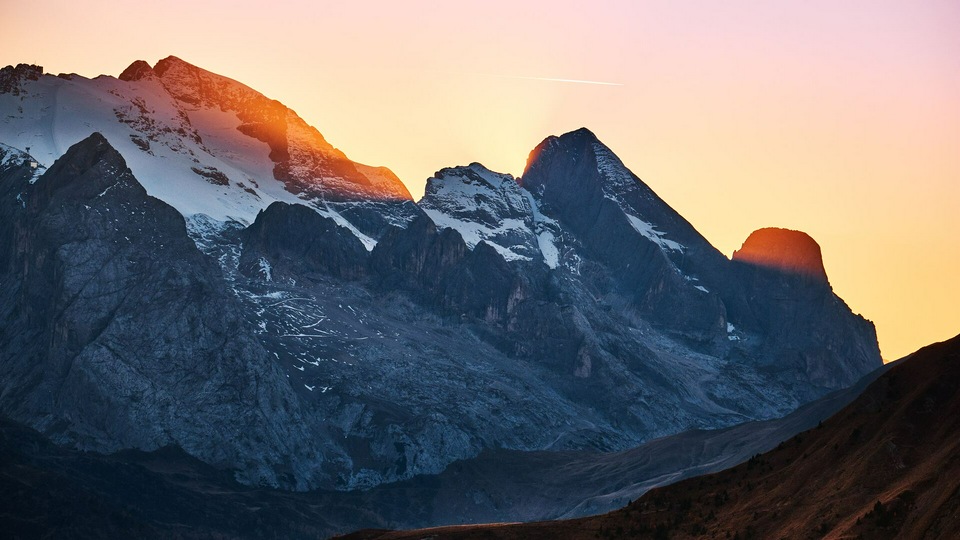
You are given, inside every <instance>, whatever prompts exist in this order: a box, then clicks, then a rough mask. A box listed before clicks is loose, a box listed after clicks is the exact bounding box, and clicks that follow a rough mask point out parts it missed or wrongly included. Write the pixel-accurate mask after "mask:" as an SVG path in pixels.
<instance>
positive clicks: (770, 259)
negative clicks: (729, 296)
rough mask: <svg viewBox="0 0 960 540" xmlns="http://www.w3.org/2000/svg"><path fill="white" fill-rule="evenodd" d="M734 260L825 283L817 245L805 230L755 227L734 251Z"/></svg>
mask: <svg viewBox="0 0 960 540" xmlns="http://www.w3.org/2000/svg"><path fill="white" fill-rule="evenodd" d="M733 260H735V261H739V262H743V263H748V264H753V265H756V266H762V267H764V268H771V269H774V270H779V271H782V272H787V273H791V274H798V275H801V276H805V277H808V278H810V279H812V280H814V281H819V282H822V283H827V272H826V270H825V269H824V268H823V257H822V255H821V254H820V244H818V243H817V242H816V240H814V239H813V238H811V237H810V235H808V234H807V233H805V232H802V231H793V230H790V229H778V228H776V227H768V228H765V229H758V230H756V231H754V232H752V233H750V236H748V237H747V239H746V240H745V241H744V242H743V247H741V248H740V249H738V250H736V251H734V252H733Z"/></svg>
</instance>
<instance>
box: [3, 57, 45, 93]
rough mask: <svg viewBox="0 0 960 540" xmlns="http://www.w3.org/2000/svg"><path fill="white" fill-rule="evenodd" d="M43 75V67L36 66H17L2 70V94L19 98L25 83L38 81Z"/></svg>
mask: <svg viewBox="0 0 960 540" xmlns="http://www.w3.org/2000/svg"><path fill="white" fill-rule="evenodd" d="M42 75H43V67H41V66H37V65H34V64H17V65H16V67H14V66H6V67H4V68H0V94H13V95H15V96H19V95H20V93H21V92H22V88H21V86H22V83H23V82H24V81H36V80H39V79H40V77H41V76H42Z"/></svg>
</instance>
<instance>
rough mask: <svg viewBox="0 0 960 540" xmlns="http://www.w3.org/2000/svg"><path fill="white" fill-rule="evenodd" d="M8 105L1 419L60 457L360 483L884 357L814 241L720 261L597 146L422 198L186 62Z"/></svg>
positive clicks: (27, 84)
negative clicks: (124, 455) (192, 463)
mask: <svg viewBox="0 0 960 540" xmlns="http://www.w3.org/2000/svg"><path fill="white" fill-rule="evenodd" d="M0 117H2V118H3V122H2V123H0V143H2V145H0V291H2V292H0V318H2V320H3V321H4V330H3V333H2V337H0V366H2V372H3V376H2V378H0V413H2V414H3V415H5V416H7V417H9V418H10V419H11V420H13V421H15V422H18V423H20V424H23V425H26V426H29V427H30V428H32V429H35V430H37V431H38V432H39V433H40V434H42V436H43V437H46V438H49V439H50V440H51V441H53V442H55V443H57V444H59V445H63V446H66V447H70V448H75V449H80V450H84V451H93V452H100V453H112V452H117V451H121V450H125V449H139V450H143V451H154V450H157V449H160V448H165V447H171V446H173V447H176V448H179V449H182V451H183V452H185V454H186V455H189V456H192V457H193V458H196V459H199V460H201V461H202V462H204V463H206V464H209V465H211V466H213V467H215V468H217V469H219V470H230V471H233V474H234V475H235V478H236V479H237V480H239V481H240V482H242V483H244V484H248V485H258V486H259V485H263V486H272V487H278V488H283V489H292V490H315V489H324V490H341V491H344V490H356V489H369V488H372V487H374V486H378V485H381V484H389V483H394V482H398V481H404V480H410V479H412V478H414V477H415V476H417V475H433V474H438V473H441V472H443V471H444V470H445V469H447V467H448V466H449V465H450V464H451V463H454V462H456V461H458V460H467V459H471V458H474V457H476V456H478V455H480V454H481V452H485V451H500V450H506V451H517V452H557V451H577V452H585V451H587V452H598V451H600V452H622V451H626V450H628V449H631V448H634V447H636V446H638V445H640V444H642V443H645V442H648V441H651V440H653V439H656V438H659V437H664V436H668V435H672V434H677V433H680V432H684V431H688V430H692V429H716V428H725V427H729V426H733V425H735V424H740V423H743V422H747V421H752V420H766V419H773V418H778V417H781V416H784V415H786V414H788V413H790V412H791V411H794V410H795V409H797V408H798V407H800V406H801V405H803V404H805V403H808V402H811V401H813V400H816V399H818V398H821V397H823V396H825V395H827V394H828V393H830V392H833V391H837V390H840V389H843V388H846V387H849V386H851V385H853V384H854V383H856V382H857V381H858V380H859V379H861V377H863V376H864V375H866V374H868V373H870V372H872V371H874V370H876V369H877V368H879V367H880V366H881V365H882V362H881V359H880V355H879V350H878V347H877V340H876V333H875V330H874V328H873V325H872V323H870V322H869V321H867V320H865V319H864V318H862V317H861V316H859V315H855V314H853V313H852V312H851V311H850V309H849V308H848V307H847V305H846V304H845V303H844V302H843V301H842V300H841V299H840V298H839V297H838V296H837V295H836V294H835V293H834V292H833V290H832V288H831V286H830V283H829V279H828V278H827V274H826V272H825V270H824V265H823V261H822V260H821V258H820V253H819V247H818V246H817V245H816V242H815V241H814V240H813V239H811V238H810V237H809V236H807V235H805V234H803V233H799V232H796V231H784V230H778V229H764V230H761V231H758V232H757V233H754V234H753V235H751V236H750V238H748V239H747V240H746V242H745V243H744V246H743V248H742V249H741V250H738V252H737V253H736V254H735V255H734V256H733V258H732V259H730V258H727V257H726V256H724V255H723V254H722V253H720V252H719V251H718V250H716V249H715V248H714V247H713V246H711V245H710V243H709V242H708V241H707V240H706V239H705V238H704V237H703V236H702V235H701V234H700V233H699V232H697V230H696V229H695V228H694V227H693V226H692V225H691V224H690V223H689V222H687V221H686V220H685V219H684V218H683V217H682V216H680V215H679V214H678V213H677V212H676V211H674V210H673V209H672V208H671V207H670V206H669V205H668V204H667V203H666V202H665V201H663V200H662V199H661V198H660V197H658V196H657V195H656V194H655V193H654V192H653V190H651V189H650V188H649V186H647V185H646V184H645V183H644V182H643V181H642V180H640V178H639V177H637V176H636V175H635V174H634V173H633V172H631V171H630V170H629V169H628V168H627V167H626V166H625V165H624V164H623V163H622V162H621V161H620V159H619V158H618V157H617V156H616V155H615V154H614V152H613V151H612V150H611V149H609V148H608V147H607V146H606V145H604V144H603V143H602V142H601V141H600V140H599V139H598V138H597V137H596V136H595V135H594V134H593V133H592V132H590V131H589V130H587V129H579V130H576V131H572V132H570V133H566V134H563V135H560V136H550V137H547V138H546V139H544V140H543V141H542V142H541V143H540V144H538V145H536V147H535V148H534V149H533V151H532V152H531V153H530V156H529V158H528V161H527V166H526V168H525V170H524V172H523V174H522V175H521V176H520V177H519V178H514V177H513V176H511V175H509V174H502V173H497V172H494V171H490V170H488V169H487V168H486V167H484V166H483V165H481V164H478V163H473V164H469V165H466V166H458V167H450V168H444V169H441V170H439V171H438V172H437V173H436V174H435V175H434V176H433V177H431V178H429V179H428V180H427V182H426V187H425V193H424V195H423V197H422V198H421V199H420V200H418V201H416V202H414V201H413V199H412V197H411V196H410V193H409V192H408V191H407V189H406V188H405V187H404V185H403V184H402V183H401V182H400V181H399V179H397V177H396V176H395V175H394V174H393V173H392V172H390V171H389V170H388V169H386V168H383V167H371V166H367V165H362V164H359V163H356V162H353V161H351V160H349V159H348V158H347V157H346V156H345V155H344V154H343V153H342V152H341V151H339V150H337V149H336V148H334V147H333V146H332V145H330V144H329V143H328V142H327V141H326V139H325V138H324V137H323V136H322V135H321V134H320V133H319V132H318V131H317V130H316V129H314V128H313V127H311V126H309V125H308V124H307V123H306V122H305V121H303V120H302V119H301V118H300V117H299V116H297V114H296V113H295V112H293V111H292V110H290V109H288V108H287V107H285V106H284V105H282V104H281V103H279V102H277V101H275V100H271V99H269V98H267V97H265V96H263V95H262V94H260V93H258V92H256V91H255V90H253V89H251V88H249V87H247V86H245V85H243V84H241V83H239V82H236V81H233V80H231V79H228V78H226V77H222V76H220V75H216V74H214V73H211V72H209V71H206V70H203V69H201V68H198V67H196V66H193V65H191V64H189V63H187V62H184V61H183V60H180V59H178V58H175V57H169V58H166V59H164V60H161V61H160V62H158V63H157V64H156V65H154V66H152V67H151V66H150V65H149V64H147V63H145V62H142V61H137V62H134V63H133V64H131V66H130V67H129V68H127V69H126V70H124V72H123V73H122V74H120V76H119V77H117V78H114V77H108V76H100V77H96V78H94V79H88V78H85V77H82V76H79V75H76V74H61V75H57V76H53V75H48V74H44V73H43V69H42V68H40V67H39V66H31V65H25V64H21V65H18V66H15V67H14V66H8V67H6V68H3V69H0ZM794 254H800V255H797V256H794Z"/></svg>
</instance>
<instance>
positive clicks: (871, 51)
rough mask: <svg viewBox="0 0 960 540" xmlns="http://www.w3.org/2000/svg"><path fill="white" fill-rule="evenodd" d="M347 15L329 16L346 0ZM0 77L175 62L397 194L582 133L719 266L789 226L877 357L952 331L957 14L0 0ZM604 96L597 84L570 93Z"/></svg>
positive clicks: (879, 8) (633, 1)
mask: <svg viewBox="0 0 960 540" xmlns="http://www.w3.org/2000/svg"><path fill="white" fill-rule="evenodd" d="M347 4H349V5H347ZM0 12H2V14H3V18H4V20H5V23H4V31H3V33H2V34H0V66H2V65H7V64H16V63H20V62H26V63H35V64H40V65H42V66H44V68H45V69H46V70H47V72H52V73H58V72H76V73H79V74H81V75H85V76H95V75H97V74H100V73H105V74H109V75H114V76H116V75H118V74H119V73H120V72H121V71H122V70H123V69H124V68H125V67H127V65H129V64H130V63H131V62H132V61H134V60H137V59H143V60H146V61H148V62H149V63H150V64H154V63H155V62H156V61H157V60H159V59H161V58H163V57H166V56H168V55H176V56H178V57H180V58H182V59H184V60H186V61H188V62H190V63H193V64H196V65H198V66H200V67H202V68H205V69H208V70H210V71H213V72H216V73H219V74H222V75H226V76H228V77H232V78H234V79H237V80H239V81H241V82H243V83H246V84H247V85H249V86H251V87H253V88H255V89H257V90H259V91H261V92H263V93H264V94H266V95H267V96H269V97H271V98H274V99H278V100H280V101H282V102H283V103H284V104H286V105H287V106H289V107H291V108H293V109H294V110H296V111H297V112H298V113H299V114H300V116H302V117H303V118H304V119H305V120H306V121H307V122H308V123H310V124H312V125H314V126H315V127H317V128H318V129H319V130H320V131H321V132H322V133H323V134H324V136H325V137H326V138H327V139H328V140H329V141H330V142H331V143H332V144H334V145H335V146H337V147H338V148H340V149H341V150H343V151H344V152H345V153H346V154H347V155H348V156H349V157H350V158H352V159H354V160H357V161H361V162H364V163H368V164H371V165H385V166H387V167H389V168H391V169H392V170H393V171H394V172H396V173H397V174H398V175H399V176H400V178H401V179H403V181H404V182H405V183H406V185H407V186H408V188H409V189H410V192H411V193H413V194H414V197H415V198H419V196H420V195H422V193H423V186H424V182H425V180H426V178H427V177H429V176H431V175H432V173H433V172H434V171H436V170H438V169H440V168H441V167H446V166H452V165H461V164H468V163H470V162H473V161H479V162H481V163H483V164H484V165H486V166H487V167H490V168H491V169H494V170H498V171H502V172H510V173H513V174H520V173H522V171H523V166H524V163H525V161H526V158H527V154H528V153H529V151H530V150H531V149H533V147H534V146H535V145H536V144H537V143H539V142H540V140H542V139H543V138H544V137H546V136H547V135H550V134H560V133H563V132H566V131H570V130H572V129H576V128H578V127H581V126H585V127H588V128H590V129H591V130H592V131H593V132H594V133H596V134H597V136H598V137H599V138H600V139H601V140H602V141H604V142H605V143H606V144H607V145H608V146H610V147H611V148H612V149H613V150H614V152H616V153H617V154H618V155H619V156H620V157H621V158H622V159H623V161H624V163H626V165H627V166H628V167H630V168H631V169H632V170H633V171H634V172H635V173H636V174H637V175H638V176H640V177H641V178H642V179H643V180H644V181H645V182H646V183H647V184H649V185H650V186H651V187H652V188H653V189H654V190H655V191H656V192H657V193H658V194H659V195H660V196H661V197H663V198H664V199H665V200H666V201H667V202H668V203H669V204H670V205H671V206H673V207H674V208H675V209H676V210H677V211H679V212H680V213H681V214H682V215H683V216H685V217H686V218H687V219H688V220H689V221H690V222H691V223H692V224H693V225H694V226H695V227H696V228H697V229H698V230H699V231H700V232H701V233H702V234H703V235H704V236H706V237H707V239H708V240H710V242H712V243H713V244H714V245H715V246H716V247H717V248H719V249H720V250H721V251H722V252H724V253H725V254H726V255H727V256H729V255H730V254H731V253H732V252H733V251H734V250H735V249H738V248H739V247H740V245H741V243H742V242H743V240H744V239H745V238H746V237H747V235H748V234H749V233H750V232H751V231H753V230H755V229H758V228H761V227H768V226H773V227H784V228H791V229H799V230H802V231H805V232H807V233H809V234H810V235H811V236H812V237H813V238H815V239H816V240H817V241H818V242H819V243H820V245H821V247H822V251H823V257H824V262H825V266H826V270H827V273H828V275H829V278H830V281H831V283H832V284H833V287H834V290H835V291H836V292H837V293H838V294H839V295H840V296H841V297H842V298H844V299H845V300H846V301H847V303H848V304H849V305H850V307H851V308H852V309H853V310H854V311H855V312H858V313H861V314H863V315H864V316H865V317H867V318H869V319H871V320H872V321H874V322H875V323H876V325H877V330H878V333H879V338H880V346H881V350H882V353H883V356H884V358H886V359H887V360H893V359H896V358H899V357H901V356H903V355H905V354H907V353H909V352H912V351H913V350H915V349H916V348H918V347H920V346H922V345H925V344H928V343H930V342H933V341H940V340H943V339H946V338H949V337H952V336H953V335H955V334H957V333H958V332H960V216H958V213H960V32H957V29H958V28H960V3H958V2H956V1H953V0H927V1H919V2H909V1H888V0H870V1H849V2H836V1H832V0H831V1H822V0H813V1H795V2H786V1H785V2H753V1H743V0H730V1H726V2H706V1H703V2H689V1H683V0H680V1H663V2H646V1H637V0H610V1H603V2H598V3H595V5H589V4H587V3H584V2H573V1H568V0H552V1H549V2H532V1H522V0H512V1H509V2H508V1H504V0H489V1H485V2H433V1H424V0H412V1H409V2H386V1H382V2H373V1H366V2H364V1H357V2H350V3H347V2H300V1H297V2H285V1H283V0H276V1H274V2H251V1H231V2H226V1H212V2H204V3H202V5H195V3H194V2H186V1H182V0H168V1H165V2H140V3H117V2H109V1H104V0H89V1H86V2H79V3H78V2H69V1H66V0H30V1H26V0H0ZM593 83H606V84H593Z"/></svg>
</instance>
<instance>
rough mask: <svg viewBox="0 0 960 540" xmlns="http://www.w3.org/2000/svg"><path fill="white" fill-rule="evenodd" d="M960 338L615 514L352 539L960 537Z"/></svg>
mask: <svg viewBox="0 0 960 540" xmlns="http://www.w3.org/2000/svg"><path fill="white" fill-rule="evenodd" d="M958 434H960V336H958V337H955V338H953V339H951V340H949V341H946V342H943V343H937V344H934V345H930V346H928V347H925V348H923V349H921V350H919V351H917V352H916V353H914V354H912V355H910V356H908V357H906V358H905V359H903V360H901V361H900V362H899V363H898V364H897V365H895V366H894V367H893V368H892V369H890V370H889V371H888V372H887V373H885V374H884V375H883V376H881V377H880V378H879V379H877V380H876V381H875V382H874V383H872V384H871V385H870V386H869V387H868V388H867V389H866V390H865V391H864V392H863V394H862V395H860V396H859V397H858V398H857V399H856V400H855V401H854V402H853V403H851V404H850V405H848V406H847V407H845V408H844V409H843V410H842V411H840V412H839V413H837V414H836V415H834V416H833V417H831V418H830V419H828V420H825V421H824V422H823V423H822V424H821V425H820V426H818V427H816V428H814V429H811V430H809V431H807V432H805V433H802V434H799V435H797V436H795V437H793V438H792V439H790V440H788V441H785V442H784V443H782V444H781V445H779V446H778V447H777V448H775V449H774V450H771V451H770V452H767V453H764V454H758V455H756V456H754V457H753V458H751V459H750V460H749V461H747V462H746V463H743V464H741V465H738V466H736V467H734V468H732V469H728V470H726V471H723V472H720V473H717V474H713V475H709V476H702V477H697V478H691V479H688V480H684V481H682V482H679V483H677V484H674V485H671V486H668V487H664V488H659V489H655V490H653V491H651V492H649V493H647V494H646V495H644V496H643V497H641V498H640V499H639V500H637V501H635V502H633V503H631V504H629V505H628V506H627V507H625V508H623V509H621V510H617V511H615V512H611V513H609V514H605V515H601V516H596V517H591V518H584V519H576V520H570V521H556V522H543V523H532V524H522V525H487V526H479V527H460V528H439V529H430V530H420V531H407V532H385V531H367V532H364V531H361V532H358V533H356V534H353V535H349V536H347V537H345V538H352V539H379V540H388V539H401V538H422V537H424V536H430V537H432V538H437V539H441V538H458V539H461V538H462V539H473V538H505V539H506V538H511V539H512V538H529V539H539V538H570V539H578V538H583V539H587V538H625V537H630V538H728V537H733V538H798V539H799V538H931V539H935V538H956V537H957V535H958V534H960V436H958Z"/></svg>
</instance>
